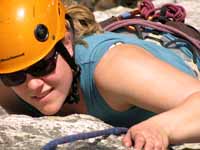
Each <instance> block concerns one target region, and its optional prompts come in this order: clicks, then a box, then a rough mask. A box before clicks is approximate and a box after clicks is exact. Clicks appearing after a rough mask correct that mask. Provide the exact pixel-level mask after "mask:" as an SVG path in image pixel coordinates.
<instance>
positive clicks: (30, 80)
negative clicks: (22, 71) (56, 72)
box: [27, 74, 44, 91]
mask: <svg viewBox="0 0 200 150" xmlns="http://www.w3.org/2000/svg"><path fill="white" fill-rule="evenodd" d="M43 85H44V81H43V80H42V79H41V78H36V77H33V76H31V75H29V74H27V88H28V89H29V90H32V91H38V90H41V89H42V87H43Z"/></svg>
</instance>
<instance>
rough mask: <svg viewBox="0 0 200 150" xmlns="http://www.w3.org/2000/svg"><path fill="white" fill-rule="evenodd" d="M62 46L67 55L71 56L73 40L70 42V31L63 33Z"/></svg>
mask: <svg viewBox="0 0 200 150" xmlns="http://www.w3.org/2000/svg"><path fill="white" fill-rule="evenodd" d="M62 42H63V44H64V46H65V48H66V49H67V50H68V52H69V54H70V55H71V56H73V54H74V50H73V46H72V45H73V43H72V42H73V40H72V33H71V32H70V31H66V32H65V37H64V39H63V41H62Z"/></svg>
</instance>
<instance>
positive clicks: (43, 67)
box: [0, 52, 57, 86]
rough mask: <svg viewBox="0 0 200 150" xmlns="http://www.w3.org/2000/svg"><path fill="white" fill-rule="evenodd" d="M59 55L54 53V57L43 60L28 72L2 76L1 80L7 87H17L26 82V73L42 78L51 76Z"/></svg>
mask: <svg viewBox="0 0 200 150" xmlns="http://www.w3.org/2000/svg"><path fill="white" fill-rule="evenodd" d="M56 56H57V53H56V52H54V53H53V55H52V56H51V57H49V58H47V59H42V60H41V61H39V62H38V63H36V64H34V65H33V66H31V67H29V68H28V69H27V70H26V71H18V72H15V73H10V74H4V75H1V76H0V77H1V80H2V82H3V83H4V85H6V86H17V85H20V84H22V83H23V82H25V80H26V73H29V74H31V75H32V76H35V77H42V76H45V75H48V74H50V73H51V72H53V71H54V70H55V68H56V60H57V59H56V58H57V57H56Z"/></svg>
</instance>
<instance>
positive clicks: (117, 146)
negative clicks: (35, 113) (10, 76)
mask: <svg viewBox="0 0 200 150" xmlns="http://www.w3.org/2000/svg"><path fill="white" fill-rule="evenodd" d="M0 110H3V109H2V108H0ZM1 112H2V111H1ZM1 114H2V113H1ZM110 127H111V126H110V125H107V124H105V123H103V122H102V121H100V120H99V119H96V118H94V117H91V116H88V115H78V114H74V115H70V116H67V117H40V118H32V117H29V116H25V115H7V114H5V112H4V113H3V114H2V115H1V116H0V149H1V150H39V149H41V147H42V146H44V145H45V144H46V143H48V142H49V141H50V140H52V139H55V138H58V137H61V136H66V135H71V134H77V133H83V132H89V131H96V130H102V129H107V128H110ZM121 138H122V136H119V137H117V136H114V135H111V136H108V137H104V136H102V137H97V138H92V139H88V140H83V141H77V142H73V143H69V144H64V145H60V146H58V148H57V149H58V150H123V149H125V148H124V147H123V146H122V144H121Z"/></svg>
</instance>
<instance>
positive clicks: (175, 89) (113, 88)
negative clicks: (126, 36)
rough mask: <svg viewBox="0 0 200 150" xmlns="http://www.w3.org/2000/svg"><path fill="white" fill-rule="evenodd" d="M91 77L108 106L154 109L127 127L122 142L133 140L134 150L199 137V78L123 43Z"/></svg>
mask: <svg viewBox="0 0 200 150" xmlns="http://www.w3.org/2000/svg"><path fill="white" fill-rule="evenodd" d="M94 75H95V82H96V84H97V88H98V90H99V91H100V93H101V94H102V96H103V97H104V98H105V99H106V101H107V103H108V104H109V105H110V106H111V107H112V108H113V109H116V110H118V111H123V110H127V109H128V108H130V107H131V106H133V105H135V106H138V107H141V108H144V109H147V110H150V111H154V112H157V113H160V114H159V115H156V116H154V117H152V118H150V119H148V120H146V121H143V122H141V123H139V124H137V125H135V126H133V127H131V128H130V129H129V132H128V133H127V134H126V136H125V138H124V140H123V141H124V143H127V145H131V144H132V142H131V140H134V143H135V147H136V148H138V149H139V148H141V147H143V146H145V150H157V149H161V148H162V150H163V149H165V148H166V147H167V145H168V144H169V142H170V143H172V144H174V143H182V142H199V141H200V121H199V115H200V110H199V109H198V107H199V106H200V101H199V100H198V98H199V96H200V81H199V80H197V79H194V78H193V77H191V76H189V75H187V74H185V73H183V72H182V71H179V70H178V69H176V68H174V67H172V66H171V65H169V64H167V63H165V62H163V61H161V60H159V59H157V58H156V57H154V56H153V55H152V54H150V53H149V52H147V51H145V50H144V49H142V48H139V47H137V46H133V45H125V44H121V45H118V46H115V47H114V48H112V49H111V50H110V51H109V52H108V53H107V54H106V55H105V56H104V57H103V58H102V60H101V61H100V63H99V64H98V65H97V68H96V70H95V74H94ZM186 126H187V127H186ZM156 148H157V149H156ZM138 149H137V150H138Z"/></svg>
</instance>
